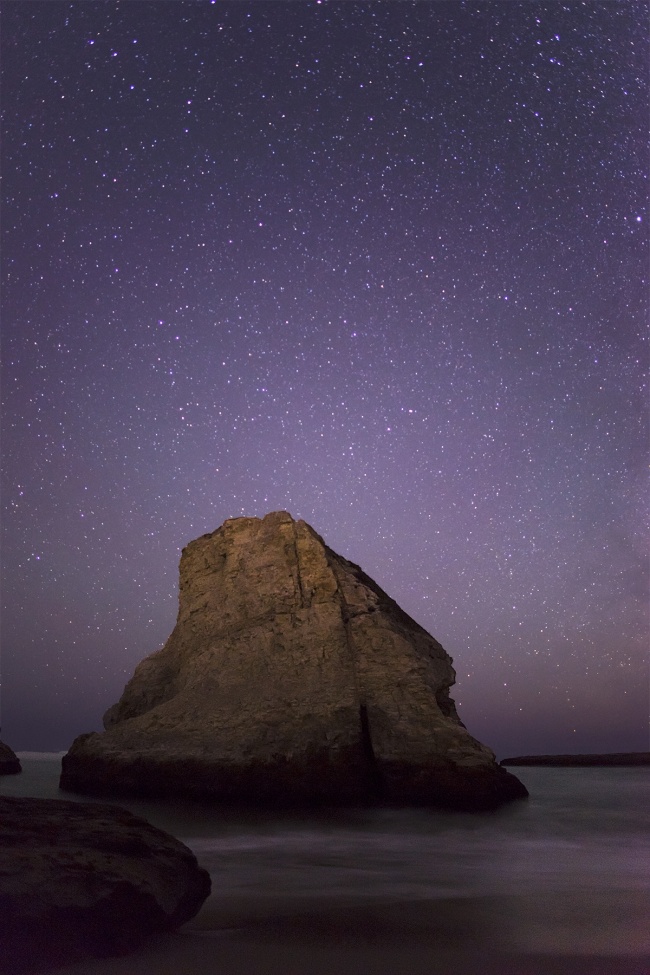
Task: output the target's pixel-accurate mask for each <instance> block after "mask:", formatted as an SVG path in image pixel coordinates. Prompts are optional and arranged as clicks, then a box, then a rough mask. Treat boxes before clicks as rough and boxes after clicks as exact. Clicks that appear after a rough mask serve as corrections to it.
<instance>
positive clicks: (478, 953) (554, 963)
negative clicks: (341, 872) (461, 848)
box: [58, 897, 650, 975]
mask: <svg viewBox="0 0 650 975" xmlns="http://www.w3.org/2000/svg"><path fill="white" fill-rule="evenodd" d="M637 907H638V916H633V917H630V916H629V913H628V912H626V914H625V916H621V917H620V918H619V919H618V921H617V919H616V918H615V919H609V924H610V926H611V925H612V924H613V925H614V928H616V926H617V923H618V924H619V928H618V929H617V930H616V931H614V930H613V929H611V928H610V930H611V936H610V935H608V931H607V920H606V919H604V918H601V921H600V924H599V925H598V930H596V929H595V927H594V930H593V934H594V938H593V940H592V941H591V942H589V938H588V935H587V933H583V934H582V935H581V938H579V939H578V940H576V938H575V937H574V936H573V934H572V922H571V918H570V917H565V918H564V919H563V920H562V911H563V907H562V904H561V903H557V902H556V900H555V899H553V903H549V904H548V905H547V908H548V912H550V916H547V917H542V916H540V912H539V905H537V911H535V905H533V904H530V903H527V899H526V898H521V899H520V898H513V897H481V898H454V899H448V900H436V901H417V902H412V901H401V902H393V903H386V902H385V901H383V902H381V903H380V902H376V903H373V902H371V901H368V902H366V903H364V904H363V905H360V904H359V901H358V900H356V901H355V902H354V903H352V902H345V901H341V900H339V901H337V902H334V901H331V900H328V901H321V900H318V901H316V902H312V903H311V904H310V905H306V904H305V903H304V902H303V903H299V902H298V901H295V900H285V901H282V902H279V901H277V900H276V901H272V900H259V899H256V900H254V902H252V903H251V902H250V901H249V902H247V903H244V902H240V903H236V902H234V901H232V900H231V901H230V902H229V903H227V904H226V903H219V902H218V901H216V900H214V899H212V898H210V900H209V901H208V902H207V904H206V907H205V908H204V909H203V910H202V911H201V913H200V914H199V915H198V916H197V917H196V918H195V919H194V921H192V922H190V923H189V924H187V925H186V926H185V927H184V928H183V929H182V930H181V931H179V932H177V933H175V934H172V935H166V936H164V937H161V938H158V939H156V940H155V941H153V942H151V943H150V944H149V945H147V946H146V947H145V948H143V949H142V950H141V951H140V952H138V953H136V954H133V955H129V956H127V957H124V958H113V959H104V960H100V961H91V962H84V963H79V964H76V965H71V966H68V967H66V968H64V969H59V970H58V971H59V972H60V975H179V973H182V975H348V973H350V975H352V973H353V975H402V973H404V975H407V973H408V975H475V973H479V972H480V973H481V975H648V972H650V950H647V951H646V950H644V949H645V947H646V946H645V943H644V941H642V940H641V939H643V938H645V937H646V936H645V924H643V925H639V927H637V922H640V921H641V919H642V915H643V907H644V905H641V904H639V905H637ZM593 908H594V917H596V915H597V913H598V905H597V904H594V905H593ZM531 911H532V913H531ZM527 914H528V915H529V916H530V925H529V928H528V929H525V930H524V931H523V933H522V917H525V916H526V915H527ZM554 918H555V919H556V920H557V921H558V922H559V923H557V924H556V925H555V929H554V930H551V929H550V928H549V926H548V923H549V921H550V922H553V919H554ZM621 924H625V925H628V926H629V931H630V937H629V939H628V940H627V944H628V945H629V949H626V951H627V950H629V952H630V954H627V953H625V954H623V953H621V951H620V947H621V934H622V933H623V932H622V931H621V930H620V925H621ZM582 927H583V929H584V931H585V932H586V929H585V927H584V924H583V926H582ZM636 931H638V937H636V936H635V932H636Z"/></svg>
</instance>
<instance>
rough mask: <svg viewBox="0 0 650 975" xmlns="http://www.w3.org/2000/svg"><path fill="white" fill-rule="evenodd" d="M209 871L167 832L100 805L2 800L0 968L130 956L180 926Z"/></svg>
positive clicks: (13, 974) (201, 894)
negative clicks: (152, 937) (150, 939)
mask: <svg viewBox="0 0 650 975" xmlns="http://www.w3.org/2000/svg"><path fill="white" fill-rule="evenodd" d="M209 893H210V875H209V874H208V873H207V871H206V870H203V869H202V868H201V867H199V865H198V863H197V861H196V858H195V856H194V854H193V853H192V852H191V850H189V849H188V848H187V847H186V846H185V845H184V844H183V843H181V842H180V841H179V840H177V839H175V838H174V837H173V836H170V835H169V834H167V833H165V832H163V831H162V830H160V829H157V828H156V827H155V826H152V825H151V824H150V823H148V822H146V821H145V820H143V819H140V818H138V817H137V816H133V815H132V814H131V813H130V812H127V811H126V810H125V809H120V808H119V807H116V806H108V805H101V804H99V803H85V802H69V801H64V800H57V799H13V798H11V799H10V798H6V797H0V971H1V972H3V973H7V975H17V973H19V972H31V971H42V967H43V966H47V967H56V966H58V965H63V964H66V963H70V962H76V961H80V960H83V959H88V958H93V957H103V956H110V955H122V954H127V953H128V952H130V951H133V950H134V949H136V948H137V947H138V946H139V945H140V944H141V943H142V942H143V941H144V940H145V939H146V938H147V937H148V936H150V935H152V934H154V933H156V932H161V931H168V930H171V929H173V928H176V927H178V926H179V925H181V924H184V923H185V922H186V921H189V920H190V918H192V917H194V915H195V914H196V913H197V912H198V910H199V908H200V907H201V905H202V904H203V901H204V900H205V899H206V897H207V896H208V894H209Z"/></svg>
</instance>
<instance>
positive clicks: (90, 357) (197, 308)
mask: <svg viewBox="0 0 650 975" xmlns="http://www.w3.org/2000/svg"><path fill="white" fill-rule="evenodd" d="M1 10H2V45H3V55H2V61H3V97H2V108H3V122H2V135H3V139H2V143H3V149H2V151H3V160H2V170H3V177H4V178H3V183H4V189H3V220H2V223H3V250H2V254H3V261H2V270H3V292H2V404H3V405H2V457H3V460H2V468H3V470H2V476H3V481H2V504H3V515H2V527H3V549H2V551H3V588H2V596H3V614H2V671H3V674H2V709H3V720H2V737H3V739H4V740H5V741H6V742H7V743H8V744H10V745H11V746H12V747H13V748H15V749H35V750H59V749H65V748H67V747H68V746H69V744H70V743H71V741H72V739H73V737H74V736H75V735H77V734H80V733H82V732H85V731H90V730H93V729H100V728H101V717H102V714H103V712H104V710H105V709H106V708H107V707H108V706H109V705H111V704H112V703H114V702H115V701H116V700H117V699H118V697H119V695H120V694H121V691H122V688H123V686H124V684H125V683H126V681H127V680H128V679H129V677H130V676H131V673H132V672H133V669H134V667H135V665H136V664H137V663H138V662H139V661H140V660H141V659H142V658H143V657H144V656H146V655H147V654H149V653H151V652H153V651H154V650H156V649H158V648H159V647H160V646H162V644H163V643H164V641H165V639H166V638H167V636H168V635H169V633H170V632H171V629H172V627H173V625H174V621H175V618H176V611H177V586H178V561H179V557H180V552H181V549H182V547H183V546H184V545H185V544H187V542H189V541H190V540H191V539H193V538H196V537H197V536H199V535H201V534H203V533H205V532H209V531H213V530H214V529H216V528H217V527H218V526H219V525H220V524H221V523H222V522H223V521H224V520H225V519H226V518H231V517H235V516H238V515H257V516H262V515H264V514H265V513H267V512H268V511H273V510H277V509H285V510H288V511H290V512H291V514H292V515H293V516H294V517H295V518H304V519H305V520H306V521H308V522H309V523H310V524H311V525H312V526H313V527H314V528H315V529H316V530H317V531H318V532H319V533H320V534H321V535H322V536H323V537H324V538H325V540H326V542H327V543H328V544H329V545H330V547H331V548H333V549H334V550H335V551H337V552H339V553H340V554H341V555H344V556H345V557H346V558H349V559H351V560H352V561H354V562H356V563H358V564H360V565H361V566H362V567H363V569H364V570H365V571H366V572H367V573H368V574H369V575H371V576H372V577H373V578H374V579H375V580H376V581H377V582H378V583H379V584H380V585H381V586H382V587H383V588H384V589H385V590H386V591H387V592H388V593H389V595H391V596H392V597H393V598H394V599H396V600H397V601H398V602H399V603H400V605H401V606H402V607H403V608H404V609H405V610H406V611H407V612H408V613H409V614H410V615H411V616H413V617H414V619H416V620H417V621H418V622H419V623H421V624H422V625H423V626H424V627H425V628H426V629H427V630H429V632H431V633H432V634H433V635H434V636H435V637H436V638H437V639H438V640H439V641H440V642H441V643H442V644H443V646H444V647H445V649H446V650H447V651H448V653H450V654H451V656H452V657H453V659H454V666H455V668H456V671H457V684H456V687H455V688H454V691H453V696H454V698H455V700H456V701H457V703H458V705H459V713H460V715H461V717H462V719H463V720H464V722H465V723H466V724H467V726H468V728H469V730H470V731H471V732H472V734H474V735H475V736H476V737H478V738H479V739H480V740H482V741H483V742H485V743H486V744H488V745H490V746H491V747H492V748H493V749H494V750H495V751H496V752H497V755H498V757H500V758H501V757H504V756H506V755H512V754H522V753H526V752H558V751H559V752H571V751H573V752H577V751H616V750H637V749H639V750H641V749H647V748H648V747H649V745H648V690H649V681H648V658H647V643H648V615H647V602H646V592H647V589H646V586H647V560H646V552H647V543H648V529H647V524H648V522H647V517H646V516H647V507H646V501H645V498H646V490H647V481H646V479H645V462H646V460H647V445H648V422H647V412H646V404H647V399H646V391H645V385H644V384H645V379H646V376H647V352H646V339H647V334H646V331H645V328H646V319H647V312H648V290H647V280H646V270H647V266H648V233H647V230H648V215H647V206H646V205H647V199H648V197H647V186H646V169H647V153H646V134H647V122H646V120H647V110H648V103H649V100H648V86H647V82H646V77H647V63H648V55H649V52H648V26H647V25H648V19H647V14H648V9H647V5H646V4H645V3H640V2H634V0H626V2H620V3H619V2H611V0H607V2H602V0H589V2H586V3H583V2H577V0H566V2H561V0H557V2H541V0H540V2H537V0H505V2H503V0H479V2H470V0H468V2H464V0H442V2H410V0H400V2H392V0H368V2H337V0H322V2H316V0H314V2H307V0H294V2H289V0H285V2H275V0H237V2H229V0H218V2H214V0H212V2H210V0H199V2H186V0H175V2H159V0H152V2H118V0H102V2H95V0H87V2H72V3H69V2H58V0H54V2H39V0H36V2H30V3H25V2H22V0H20V2H17V0H4V2H2V5H1Z"/></svg>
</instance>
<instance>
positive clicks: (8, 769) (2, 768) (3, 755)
mask: <svg viewBox="0 0 650 975" xmlns="http://www.w3.org/2000/svg"><path fill="white" fill-rule="evenodd" d="M20 771H22V768H21V764H20V759H19V758H18V756H17V755H16V754H15V753H14V752H12V750H11V748H10V747H9V745H5V743H4V742H3V741H0V775H16V774H17V773H18V772H20Z"/></svg>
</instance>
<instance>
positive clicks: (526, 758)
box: [501, 752, 650, 768]
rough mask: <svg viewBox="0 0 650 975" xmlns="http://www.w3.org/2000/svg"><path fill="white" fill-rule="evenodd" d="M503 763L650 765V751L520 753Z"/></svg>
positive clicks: (505, 759) (559, 765)
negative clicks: (584, 753) (558, 753)
mask: <svg viewBox="0 0 650 975" xmlns="http://www.w3.org/2000/svg"><path fill="white" fill-rule="evenodd" d="M501 764H502V765H549V766H552V767H555V768H560V767H562V766H566V767H573V768H587V767H589V766H621V767H623V766H624V767H630V766H634V765H650V752H604V753H602V754H599V753H595V752H594V753H592V754H589V753H588V754H586V755H518V756H516V757H515V758H504V759H503V760H502V761H501Z"/></svg>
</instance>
